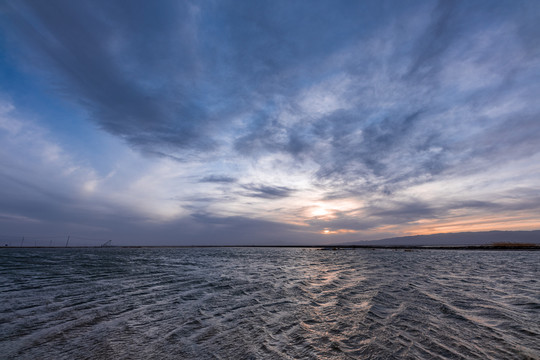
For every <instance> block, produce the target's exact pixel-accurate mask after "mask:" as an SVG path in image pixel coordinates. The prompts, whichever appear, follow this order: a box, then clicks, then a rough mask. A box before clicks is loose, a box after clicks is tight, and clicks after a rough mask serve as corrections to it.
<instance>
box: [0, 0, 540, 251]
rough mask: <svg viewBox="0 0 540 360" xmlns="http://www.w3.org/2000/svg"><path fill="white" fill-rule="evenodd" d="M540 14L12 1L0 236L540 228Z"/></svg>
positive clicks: (2, 10)
mask: <svg viewBox="0 0 540 360" xmlns="http://www.w3.org/2000/svg"><path fill="white" fill-rule="evenodd" d="M539 17H540V2H539V1H536V0H530V1H527V0H512V1H496V0H489V1H481V0H474V1H450V0H446V1H440V2H437V1H329V0H326V1H316V0H313V1H312V0H310V1H307V0H306V1H302V0H301V1H284V0H272V1H259V0H257V1H238V0H233V1H227V0H209V1H205V0H201V1H179V0H173V1H167V0H161V1H138V0H129V1H128V0H126V1H117V0H114V1H111V0H106V1H100V0H92V1H85V0H78V1H70V0H65V1H58V0H48V1H39V0H32V1H24V0H17V1H10V0H0V240H1V241H3V242H5V243H6V244H7V243H9V244H10V245H12V244H15V243H18V242H19V239H21V238H22V237H25V238H26V239H27V240H26V241H27V243H28V241H31V242H32V243H33V244H42V243H45V244H55V245H57V244H59V243H61V242H63V241H65V238H66V236H71V239H72V240H71V241H72V243H73V244H77V241H79V243H80V244H82V243H83V242H84V240H85V239H86V240H88V241H90V240H92V241H96V243H98V242H101V241H103V242H104V241H106V240H112V244H113V245H115V244H116V245H128V244H132V245H133V244H136V245H140V244H146V245H224V244H228V245H283V244H301V245H307V244H323V243H325V244H326V243H328V244H331V243H342V242H347V241H361V240H376V239H381V238H387V237H395V236H406V235H417V234H431V233H445V232H461V231H487V230H533V229H540V216H539V215H538V214H540V140H539V138H540V22H539V21H538V18H539ZM49 239H50V240H49ZM53 240H54V243H53Z"/></svg>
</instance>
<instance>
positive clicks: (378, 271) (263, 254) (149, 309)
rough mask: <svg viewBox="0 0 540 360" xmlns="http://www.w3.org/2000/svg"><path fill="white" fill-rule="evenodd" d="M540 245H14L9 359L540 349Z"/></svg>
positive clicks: (6, 324) (7, 300)
mask: <svg viewBox="0 0 540 360" xmlns="http://www.w3.org/2000/svg"><path fill="white" fill-rule="evenodd" d="M539 260H540V253H539V252H527V251H497V252H496V251H452V250H444V251H442V250H421V251H414V252H404V251H393V250H341V251H319V250H315V249H282V248H281V249H280V248H206V249H197V248H192V249H114V248H104V249H2V250H1V251H0V291H1V303H0V334H1V339H0V358H3V359H45V358H47V359H392V358H396V359H402V358H403V359H406V358H410V359H437V358H441V359H461V358H466V359H540V282H539V267H540V265H539V264H540V261H539Z"/></svg>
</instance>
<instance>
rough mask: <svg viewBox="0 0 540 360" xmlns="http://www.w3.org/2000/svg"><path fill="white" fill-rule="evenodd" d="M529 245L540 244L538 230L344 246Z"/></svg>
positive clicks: (378, 241) (395, 240)
mask: <svg viewBox="0 0 540 360" xmlns="http://www.w3.org/2000/svg"><path fill="white" fill-rule="evenodd" d="M502 242H511V243H531V244H540V230H533V231H482V232H461V233H445V234H432V235H415V236H403V237H395V238H388V239H382V240H371V241H355V242H348V243H346V244H344V245H374V246H390V245H403V246H439V245H440V246H454V245H460V246H466V245H489V244H493V243H502Z"/></svg>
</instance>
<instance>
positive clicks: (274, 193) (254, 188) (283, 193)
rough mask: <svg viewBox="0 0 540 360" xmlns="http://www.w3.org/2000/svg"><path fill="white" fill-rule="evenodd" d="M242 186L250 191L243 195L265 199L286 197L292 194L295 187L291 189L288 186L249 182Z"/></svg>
mask: <svg viewBox="0 0 540 360" xmlns="http://www.w3.org/2000/svg"><path fill="white" fill-rule="evenodd" d="M242 188H243V189H245V190H248V192H245V193H242V195H244V196H249V197H255V198H263V199H281V198H286V197H289V196H291V194H292V193H293V192H294V189H290V188H288V187H286V186H268V185H256V184H248V185H242Z"/></svg>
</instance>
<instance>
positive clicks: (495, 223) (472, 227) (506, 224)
mask: <svg viewBox="0 0 540 360" xmlns="http://www.w3.org/2000/svg"><path fill="white" fill-rule="evenodd" d="M418 223H419V224H418V225H420V226H419V227H413V228H411V229H408V230H407V231H405V234H406V235H430V234H437V233H456V232H469V231H470V232H475V231H493V230H501V231H504V230H524V231H527V230H537V229H540V221H539V220H538V218H522V217H519V216H515V217H502V216H489V217H480V218H473V219H470V218H469V219H464V220H456V221H447V222H444V221H440V220H422V221H418Z"/></svg>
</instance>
